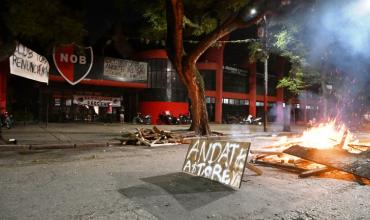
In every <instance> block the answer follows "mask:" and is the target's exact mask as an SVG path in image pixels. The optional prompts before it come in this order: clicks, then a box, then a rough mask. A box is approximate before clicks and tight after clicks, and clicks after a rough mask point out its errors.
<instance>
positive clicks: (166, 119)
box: [158, 111, 180, 125]
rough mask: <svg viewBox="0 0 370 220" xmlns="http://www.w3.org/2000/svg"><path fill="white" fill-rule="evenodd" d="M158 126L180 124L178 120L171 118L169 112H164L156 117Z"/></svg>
mask: <svg viewBox="0 0 370 220" xmlns="http://www.w3.org/2000/svg"><path fill="white" fill-rule="evenodd" d="M158 120H159V123H160V124H166V125H178V124H180V119H179V118H177V117H175V116H173V115H172V114H171V112H170V111H164V112H162V113H160V114H159V117H158Z"/></svg>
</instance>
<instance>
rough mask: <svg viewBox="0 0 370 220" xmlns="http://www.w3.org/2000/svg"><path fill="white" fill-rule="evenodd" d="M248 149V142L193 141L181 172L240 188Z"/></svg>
mask: <svg viewBox="0 0 370 220" xmlns="http://www.w3.org/2000/svg"><path fill="white" fill-rule="evenodd" d="M249 148H250V143H249V142H236V141H210V140H205V139H204V140H202V139H198V140H195V141H193V142H192V143H191V144H190V146H189V149H188V152H187V154H186V158H185V162H184V165H183V168H182V171H183V172H185V173H189V174H192V175H196V176H200V177H205V178H208V179H211V180H214V181H218V182H220V183H222V184H225V185H228V186H231V187H233V188H240V184H241V181H242V178H243V174H244V169H245V165H246V162H247V157H248V153H249Z"/></svg>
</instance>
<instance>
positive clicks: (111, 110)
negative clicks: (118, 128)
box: [107, 103, 113, 123]
mask: <svg viewBox="0 0 370 220" xmlns="http://www.w3.org/2000/svg"><path fill="white" fill-rule="evenodd" d="M112 114H113V107H112V103H109V105H108V109H107V117H108V122H109V123H112Z"/></svg>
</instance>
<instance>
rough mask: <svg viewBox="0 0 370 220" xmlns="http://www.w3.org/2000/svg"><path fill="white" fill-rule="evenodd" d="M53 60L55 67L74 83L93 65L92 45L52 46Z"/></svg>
mask: <svg viewBox="0 0 370 220" xmlns="http://www.w3.org/2000/svg"><path fill="white" fill-rule="evenodd" d="M53 60H54V64H55V67H56V69H57V70H58V72H59V73H60V75H62V76H63V78H64V79H65V80H67V82H69V83H70V84H71V85H76V84H77V83H79V82H80V81H81V80H83V79H84V78H85V77H86V76H87V75H88V74H89V72H90V70H91V68H92V65H93V60H94V57H93V50H92V47H80V46H77V45H75V44H71V45H67V46H64V47H59V48H54V53H53Z"/></svg>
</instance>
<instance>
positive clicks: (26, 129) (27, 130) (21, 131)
mask: <svg viewBox="0 0 370 220" xmlns="http://www.w3.org/2000/svg"><path fill="white" fill-rule="evenodd" d="M138 127H143V128H152V127H153V125H137V124H128V123H127V124H121V123H108V124H105V123H49V124H48V125H47V126H46V124H27V125H23V124H22V125H16V126H14V127H13V128H11V129H2V136H3V138H4V140H6V141H8V140H10V139H15V140H16V141H17V142H16V143H17V145H65V146H66V147H68V146H70V145H80V146H81V145H84V146H87V145H99V144H100V145H106V144H109V143H111V142H112V141H114V138H117V137H119V136H120V132H122V131H123V132H135V129H136V128H138ZM157 127H158V128H159V129H161V130H179V129H182V130H185V129H188V128H189V125H157ZM210 127H211V130H212V131H216V132H221V133H223V134H224V135H226V136H232V137H234V138H236V137H251V136H272V135H282V134H286V133H282V132H281V130H282V126H281V125H275V124H269V126H268V132H263V126H258V125H237V124H236V125H234V124H210ZM303 129H304V127H302V126H293V127H292V130H293V131H295V132H297V131H298V132H299V131H301V130H303Z"/></svg>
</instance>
